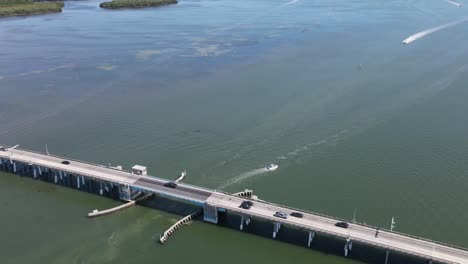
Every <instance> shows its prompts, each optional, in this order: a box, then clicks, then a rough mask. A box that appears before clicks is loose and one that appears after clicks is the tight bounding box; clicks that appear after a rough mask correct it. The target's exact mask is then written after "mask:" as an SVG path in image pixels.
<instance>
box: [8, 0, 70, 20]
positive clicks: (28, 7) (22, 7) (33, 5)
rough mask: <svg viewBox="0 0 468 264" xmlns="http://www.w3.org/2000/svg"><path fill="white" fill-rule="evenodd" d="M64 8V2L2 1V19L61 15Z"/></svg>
mask: <svg viewBox="0 0 468 264" xmlns="http://www.w3.org/2000/svg"><path fill="white" fill-rule="evenodd" d="M62 8H63V2H42V1H35V0H0V17H9V16H28V15H38V14H48V13H60V12H62Z"/></svg>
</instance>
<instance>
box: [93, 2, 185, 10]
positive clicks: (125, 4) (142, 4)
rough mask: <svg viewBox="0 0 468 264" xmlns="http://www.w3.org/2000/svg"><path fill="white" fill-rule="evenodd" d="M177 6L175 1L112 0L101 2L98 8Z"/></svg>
mask: <svg viewBox="0 0 468 264" xmlns="http://www.w3.org/2000/svg"><path fill="white" fill-rule="evenodd" d="M170 4H177V0H113V1H110V2H103V3H101V4H100V5H99V6H100V7H101V8H107V9H120V8H142V7H150V6H162V5H170Z"/></svg>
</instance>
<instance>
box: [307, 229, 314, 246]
mask: <svg viewBox="0 0 468 264" xmlns="http://www.w3.org/2000/svg"><path fill="white" fill-rule="evenodd" d="M314 237H315V232H313V231H309V240H308V242H307V247H310V244H311V243H312V241H314Z"/></svg>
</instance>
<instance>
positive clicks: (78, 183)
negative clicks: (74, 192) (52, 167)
mask: <svg viewBox="0 0 468 264" xmlns="http://www.w3.org/2000/svg"><path fill="white" fill-rule="evenodd" d="M76 187H77V188H78V189H79V188H80V177H79V176H77V177H76Z"/></svg>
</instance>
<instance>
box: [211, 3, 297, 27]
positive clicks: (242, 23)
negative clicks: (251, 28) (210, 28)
mask: <svg viewBox="0 0 468 264" xmlns="http://www.w3.org/2000/svg"><path fill="white" fill-rule="evenodd" d="M299 1H301V0H292V1H289V2H287V3H284V4H282V5H280V6H275V7H272V8H270V9H268V10H266V11H264V12H263V13H260V14H258V15H255V16H253V17H250V18H247V19H246V20H245V21H243V22H240V23H237V24H235V25H233V26H228V27H223V28H219V29H216V30H215V31H214V32H216V31H227V30H232V29H235V28H238V27H241V26H246V25H249V24H251V23H253V22H254V21H255V20H257V19H259V18H262V17H264V16H266V15H268V14H269V13H271V12H273V11H276V10H279V9H281V8H283V7H286V6H289V5H292V4H294V3H296V2H299Z"/></svg>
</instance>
